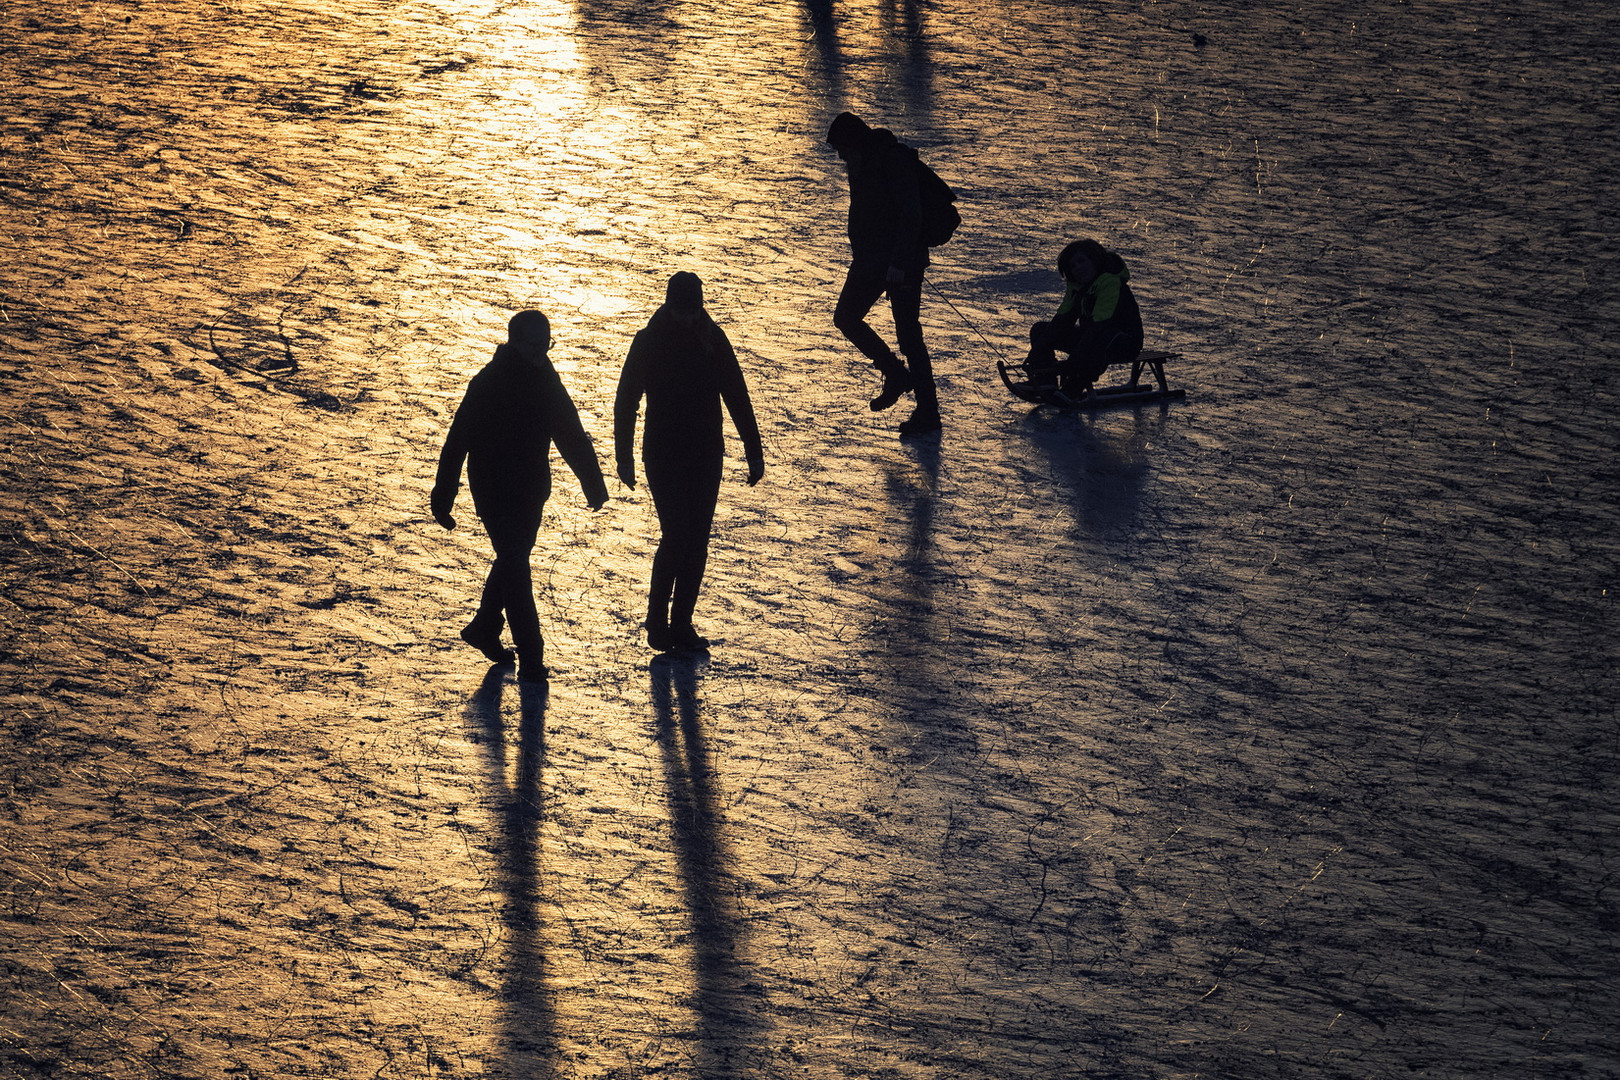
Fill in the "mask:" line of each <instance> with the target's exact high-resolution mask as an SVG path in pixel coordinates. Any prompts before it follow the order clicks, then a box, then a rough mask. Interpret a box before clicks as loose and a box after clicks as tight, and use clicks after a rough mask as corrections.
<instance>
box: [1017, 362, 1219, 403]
mask: <svg viewBox="0 0 1620 1080" xmlns="http://www.w3.org/2000/svg"><path fill="white" fill-rule="evenodd" d="M1181 358H1182V354H1181V353H1178V352H1142V353H1138V354H1137V355H1136V359H1135V360H1133V361H1131V380H1130V382H1127V383H1124V384H1123V385H1120V386H1094V387H1092V388H1091V389H1090V390H1087V391H1086V392H1085V393H1083V394H1081V395H1079V396H1078V397H1075V396H1071V395H1070V394H1068V393H1065V392H1064V391H1062V390H1060V389H1058V385H1057V369H1055V368H1052V369H1040V370H1033V371H1032V370H1031V369H1030V366H1029V365H1028V364H1009V363H1007V362H1006V361H1005V360H997V361H996V371H997V372H999V373H1000V374H1001V381H1002V383H1003V384H1004V385H1005V386H1006V387H1007V390H1008V391H1009V392H1010V393H1011V394H1012V395H1013V397H1015V398H1018V399H1019V400H1021V401H1028V402H1030V403H1031V404H1034V405H1051V406H1053V407H1055V408H1059V409H1102V408H1111V407H1113V406H1116V405H1146V404H1150V403H1152V402H1156V401H1180V400H1181V399H1182V398H1184V397H1186V396H1187V391H1186V390H1185V389H1183V388H1181V387H1176V388H1174V389H1172V388H1171V387H1170V384H1169V382H1168V381H1166V379H1165V376H1164V365H1165V361H1167V360H1180V359H1181ZM1144 372H1146V373H1150V374H1152V376H1153V381H1152V382H1150V383H1143V382H1142V375H1143V373H1144Z"/></svg>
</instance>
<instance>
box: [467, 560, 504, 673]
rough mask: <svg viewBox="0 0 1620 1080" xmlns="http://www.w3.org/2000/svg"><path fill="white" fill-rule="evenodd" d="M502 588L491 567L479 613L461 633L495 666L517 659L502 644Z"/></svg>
mask: <svg viewBox="0 0 1620 1080" xmlns="http://www.w3.org/2000/svg"><path fill="white" fill-rule="evenodd" d="M501 607H502V602H501V587H500V579H499V577H497V576H496V573H495V567H494V565H493V564H491V565H490V568H489V573H488V574H486V575H485V576H484V591H483V593H482V595H481V596H480V597H479V600H478V611H477V613H476V614H474V615H473V617H472V622H470V623H468V624H467V625H466V626H464V627H463V628H462V630H461V640H462V641H465V642H466V643H467V644H468V645H471V646H472V647H473V648H475V649H477V650H478V651H479V652H481V653H483V654H484V659H486V660H488V661H489V662H490V663H492V664H510V663H511V662H512V661H513V660H515V659H517V657H516V656H515V654H514V653H513V652H512V650H511V649H508V648H506V647H505V646H503V645H502V644H501V628H502V627H503V626H505V625H506V616H504V615H502V614H501Z"/></svg>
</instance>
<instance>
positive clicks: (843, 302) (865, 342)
mask: <svg viewBox="0 0 1620 1080" xmlns="http://www.w3.org/2000/svg"><path fill="white" fill-rule="evenodd" d="M886 288H887V286H886V285H885V283H884V281H883V279H882V278H881V277H873V276H872V275H870V274H866V273H856V271H855V269H854V267H851V268H850V271H849V273H848V274H846V275H845V277H844V288H843V290H842V291H841V292H840V293H839V294H838V304H837V306H836V307H834V308H833V325H834V326H836V327H837V328H838V330H839V332H840V333H842V334H843V335H844V336H845V337H846V338H848V339H849V341H850V343H851V344H853V345H854V346H855V347H856V348H857V349H859V350H860V352H861V355H862V356H865V357H866V358H867V359H868V360H870V361H872V366H873V367H875V368H877V369H878V371H879V372H880V373H881V374H882V375H883V389H882V390H880V391H879V392H878V395H877V397H875V398H873V399H872V402H871V405H872V408H873V409H874V410H882V409H887V408H888V407H889V406H891V405H893V404H894V403H895V402H896V401H899V400H900V395H902V394H904V393H905V392H906V391H907V390H910V389H911V387H912V373H911V372H909V371H907V370H906V365H905V363H904V362H902V361H901V359H900V358H899V357H898V356H896V355H895V354H894V350H893V349H891V348H889V346H888V344H887V343H886V342H885V341H884V340H883V338H882V337H881V336H879V334H878V332H877V331H876V330H873V329H872V327H871V325H870V324H868V323H867V321H866V316H867V314H868V313H869V312H870V311H871V310H872V307H873V305H874V304H876V303H877V302H878V299H879V298H880V297H881V296H882V295H883V292H884V290H885V289H886Z"/></svg>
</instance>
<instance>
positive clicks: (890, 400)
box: [872, 364, 913, 412]
mask: <svg viewBox="0 0 1620 1080" xmlns="http://www.w3.org/2000/svg"><path fill="white" fill-rule="evenodd" d="M912 385H913V381H912V378H911V372H909V371H907V370H906V369H905V368H903V367H900V366H898V364H897V365H896V366H895V367H892V368H885V369H884V371H883V389H882V390H881V391H879V393H878V396H877V397H875V398H873V399H872V411H873V412H882V411H883V410H884V409H887V408H889V407H890V406H892V405H893V404H894V403H895V402H897V401H899V400H900V396H901V395H902V394H905V393H906V392H908V391H909V390H910V389H911V387H912Z"/></svg>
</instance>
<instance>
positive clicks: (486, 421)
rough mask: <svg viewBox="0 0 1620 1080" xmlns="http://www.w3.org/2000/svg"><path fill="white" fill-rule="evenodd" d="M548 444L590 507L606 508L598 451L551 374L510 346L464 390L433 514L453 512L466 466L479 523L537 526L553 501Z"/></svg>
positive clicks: (441, 468) (446, 449)
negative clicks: (549, 500)
mask: <svg viewBox="0 0 1620 1080" xmlns="http://www.w3.org/2000/svg"><path fill="white" fill-rule="evenodd" d="M553 442H555V443H556V444H557V449H558V451H560V452H561V454H562V456H563V460H564V461H565V462H567V463H568V467H569V468H570V469H571V470H573V473H574V475H575V476H576V477H578V478H579V483H580V487H581V488H583V489H584V492H585V495H586V498H587V500H588V501H589V502H591V503H592V504H598V503H601V502H605V501H606V500H607V484H606V483H605V482H604V481H603V479H602V469H601V466H600V465H599V464H598V463H597V460H596V451H595V449H594V447H593V446H592V444H591V438H590V436H589V435H587V434H586V433H585V428H584V426H583V425H582V424H581V423H580V420H579V412H578V410H576V409H575V408H574V402H573V399H572V398H570V397H569V396H568V391H567V390H566V389H565V388H564V387H563V384H562V379H561V378H560V377H559V376H558V375H557V372H556V370H555V369H554V368H552V366H551V364H550V363H549V362H547V363H546V364H545V365H544V366H543V367H542V366H539V365H536V364H534V363H533V362H531V361H529V360H526V359H524V358H523V357H522V356H520V355H519V354H518V352H517V350H516V349H515V348H513V347H512V346H511V345H510V344H506V345H502V346H500V348H498V349H496V350H495V357H494V359H492V360H491V361H490V362H489V363H488V364H486V365H484V368H483V370H481V371H479V372H478V374H476V375H474V376H473V377H472V380H471V381H470V382H469V383H468V384H467V392H466V395H465V396H464V397H463V398H462V400H461V405H460V407H459V408H457V409H456V415H455V419H454V420H453V421H451V423H450V432H449V434H448V435H447V436H446V437H445V440H444V449H443V450H442V451H441V452H440V454H439V470H438V476H437V479H436V480H435V482H434V485H433V496H432V505H433V512H434V514H435V515H436V516H437V515H439V514H440V513H443V514H448V513H449V512H450V507H451V505H452V504H453V503H454V502H455V498H456V490H457V488H458V487H459V485H460V482H461V466H462V462H463V461H465V462H466V464H467V486H468V487H469V488H470V489H471V490H472V497H473V506H474V508H475V509H476V510H477V511H478V516H479V517H480V518H483V519H484V520H485V521H490V520H495V519H501V520H527V521H531V522H538V521H539V519H540V512H541V508H542V507H543V506H544V505H545V501H546V499H547V497H548V496H549V495H550V494H551V444H552V443H553Z"/></svg>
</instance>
